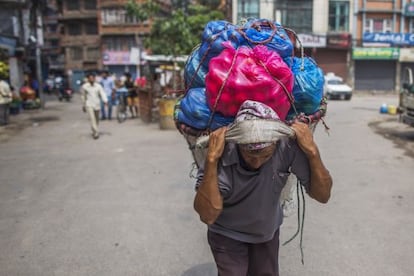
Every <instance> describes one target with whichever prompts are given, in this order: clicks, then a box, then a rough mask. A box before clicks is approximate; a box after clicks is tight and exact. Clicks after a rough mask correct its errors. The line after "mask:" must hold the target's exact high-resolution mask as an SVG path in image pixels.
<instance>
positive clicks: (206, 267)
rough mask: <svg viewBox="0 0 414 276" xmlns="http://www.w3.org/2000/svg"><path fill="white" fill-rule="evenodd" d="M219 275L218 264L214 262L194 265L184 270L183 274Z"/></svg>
mask: <svg viewBox="0 0 414 276" xmlns="http://www.w3.org/2000/svg"><path fill="white" fill-rule="evenodd" d="M214 275H217V269H216V265H215V264H214V263H205V264H199V265H196V266H193V267H192V268H190V269H188V270H186V271H184V273H183V274H182V275H181V276H214Z"/></svg>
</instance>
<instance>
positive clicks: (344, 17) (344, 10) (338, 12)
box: [329, 1, 349, 32]
mask: <svg viewBox="0 0 414 276" xmlns="http://www.w3.org/2000/svg"><path fill="white" fill-rule="evenodd" d="M329 31H331V32H347V31H349V2H347V1H329Z"/></svg>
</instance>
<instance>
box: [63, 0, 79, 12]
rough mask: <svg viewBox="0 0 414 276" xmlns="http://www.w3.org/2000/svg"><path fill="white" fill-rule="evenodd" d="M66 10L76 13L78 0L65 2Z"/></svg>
mask: <svg viewBox="0 0 414 276" xmlns="http://www.w3.org/2000/svg"><path fill="white" fill-rule="evenodd" d="M66 9H67V10H68V11H76V10H79V9H80V5H79V0H66Z"/></svg>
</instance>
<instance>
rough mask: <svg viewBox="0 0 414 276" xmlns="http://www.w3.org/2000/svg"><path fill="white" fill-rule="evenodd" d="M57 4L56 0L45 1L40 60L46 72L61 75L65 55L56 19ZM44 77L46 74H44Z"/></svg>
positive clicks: (57, 13)
mask: <svg viewBox="0 0 414 276" xmlns="http://www.w3.org/2000/svg"><path fill="white" fill-rule="evenodd" d="M58 16H59V6H58V3H57V1H56V0H49V1H47V6H46V9H45V11H44V12H43V20H42V21H43V40H44V43H43V47H42V61H43V63H44V64H45V67H46V74H48V73H49V72H53V73H56V74H60V75H63V74H64V73H65V72H64V71H65V55H64V53H63V49H62V48H61V45H60V40H61V37H60V36H61V32H62V28H61V25H60V24H59V21H58ZM44 77H45V78H46V77H47V76H44Z"/></svg>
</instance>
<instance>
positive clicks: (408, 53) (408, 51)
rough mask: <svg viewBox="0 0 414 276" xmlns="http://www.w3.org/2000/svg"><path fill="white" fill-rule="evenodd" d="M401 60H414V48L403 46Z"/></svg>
mask: <svg viewBox="0 0 414 276" xmlns="http://www.w3.org/2000/svg"><path fill="white" fill-rule="evenodd" d="M399 61H400V62H414V48H401V49H400V58H399Z"/></svg>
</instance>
